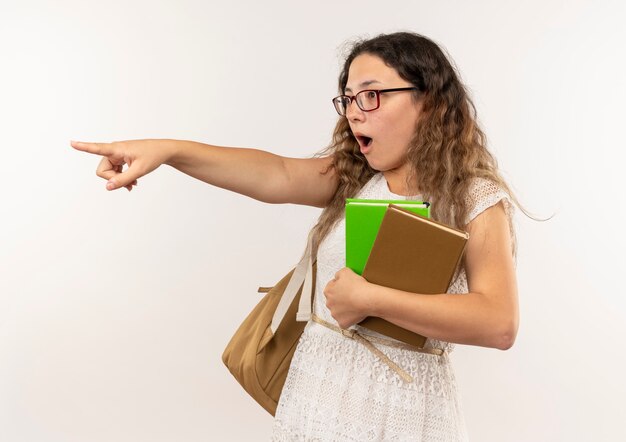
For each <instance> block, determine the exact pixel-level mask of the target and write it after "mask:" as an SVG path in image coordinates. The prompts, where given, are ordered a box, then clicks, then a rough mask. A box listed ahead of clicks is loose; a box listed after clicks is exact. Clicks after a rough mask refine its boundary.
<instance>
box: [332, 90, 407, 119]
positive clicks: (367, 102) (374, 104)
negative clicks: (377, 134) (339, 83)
mask: <svg viewBox="0 0 626 442" xmlns="http://www.w3.org/2000/svg"><path fill="white" fill-rule="evenodd" d="M417 89H419V88H417V87H397V88H394V89H378V90H375V89H365V90H363V91H360V92H359V93H358V94H356V95H352V96H350V95H339V96H337V97H335V98H333V105H334V106H335V110H336V111H337V113H338V114H339V115H341V116H342V117H345V116H346V112H347V111H348V107H349V106H350V103H352V101H353V100H354V101H356V105H357V106H359V109H361V110H362V111H363V112H370V111H373V110H376V109H378V108H379V107H380V94H382V93H385V92H400V91H412V90H417Z"/></svg>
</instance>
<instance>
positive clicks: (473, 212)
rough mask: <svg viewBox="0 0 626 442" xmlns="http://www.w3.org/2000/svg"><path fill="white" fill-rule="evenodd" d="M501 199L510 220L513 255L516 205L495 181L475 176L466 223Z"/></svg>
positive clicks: (468, 196)
mask: <svg viewBox="0 0 626 442" xmlns="http://www.w3.org/2000/svg"><path fill="white" fill-rule="evenodd" d="M500 201H502V204H503V205H504V212H505V213H506V216H507V219H508V221H509V231H510V234H511V241H512V246H513V255H515V254H516V253H515V252H516V248H517V247H516V235H515V226H514V215H515V206H514V205H513V203H512V201H511V197H510V196H509V194H508V193H507V192H505V191H504V189H502V188H501V187H500V186H499V185H498V184H496V183H495V182H493V181H491V180H488V179H485V178H475V179H474V180H473V181H472V184H471V185H470V189H469V192H468V194H467V196H466V202H467V207H468V209H469V210H468V213H467V217H466V218H465V224H466V225H467V224H468V223H470V222H471V221H472V220H473V219H474V218H476V217H477V216H478V215H480V214H481V213H482V212H484V211H485V210H487V209H488V208H490V207H492V206H495V205H496V204H498V203H499V202H500Z"/></svg>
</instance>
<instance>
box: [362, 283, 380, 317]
mask: <svg viewBox="0 0 626 442" xmlns="http://www.w3.org/2000/svg"><path fill="white" fill-rule="evenodd" d="M379 288H380V286H378V285H376V284H372V283H371V282H367V281H365V284H364V286H363V296H362V299H363V313H364V314H365V316H380V312H379V290H378V289H379Z"/></svg>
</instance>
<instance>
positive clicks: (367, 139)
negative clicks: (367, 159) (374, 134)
mask: <svg viewBox="0 0 626 442" xmlns="http://www.w3.org/2000/svg"><path fill="white" fill-rule="evenodd" d="M356 139H357V141H358V142H359V144H360V145H361V147H369V145H370V144H372V139H371V138H370V137H366V136H365V135H357V136H356Z"/></svg>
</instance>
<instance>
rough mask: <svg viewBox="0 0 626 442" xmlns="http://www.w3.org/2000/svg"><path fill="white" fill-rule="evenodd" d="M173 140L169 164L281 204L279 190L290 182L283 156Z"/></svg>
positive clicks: (193, 174)
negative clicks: (278, 196) (278, 197)
mask: <svg viewBox="0 0 626 442" xmlns="http://www.w3.org/2000/svg"><path fill="white" fill-rule="evenodd" d="M167 141H168V142H171V152H172V153H171V156H170V159H169V160H168V161H167V162H166V164H168V165H170V166H172V167H174V168H175V169H177V170H179V171H181V172H183V173H185V174H187V175H189V176H192V177H194V178H197V179H199V180H201V181H204V182H205V183H208V184H211V185H213V186H217V187H221V188H222V189H226V190H231V191H233V192H237V193H240V194H242V195H246V196H249V197H251V198H254V199H257V200H259V201H263V202H267V203H281V202H283V201H279V200H278V199H277V195H280V192H277V190H278V189H280V188H281V187H284V186H285V185H286V184H287V180H288V178H287V174H286V172H285V167H284V162H283V160H282V157H280V156H278V155H275V154H272V153H270V152H265V151H262V150H257V149H247V148H235V147H220V146H212V145H209V144H203V143H198V142H195V141H185V140H167Z"/></svg>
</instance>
